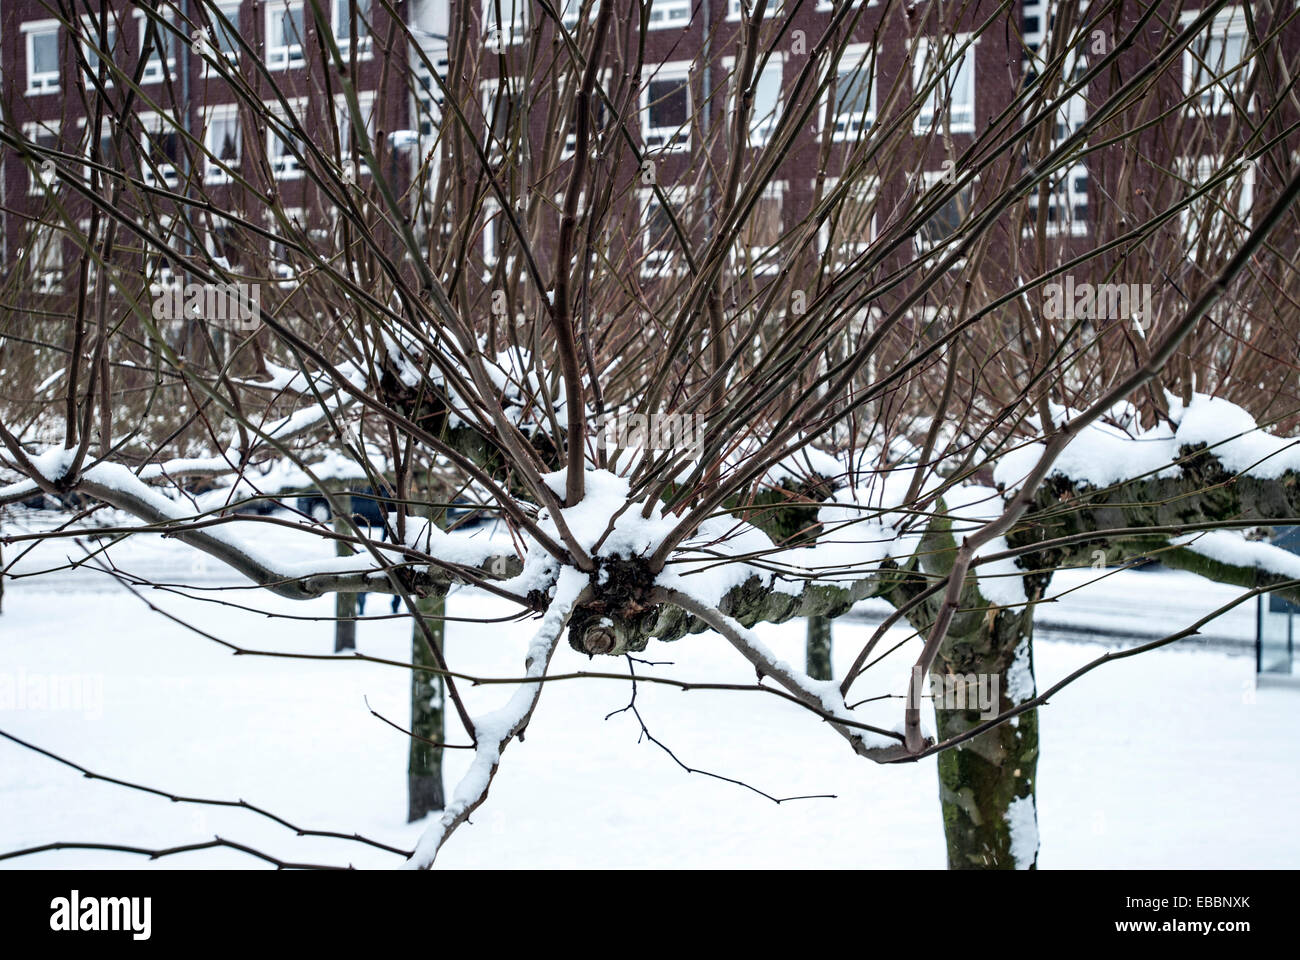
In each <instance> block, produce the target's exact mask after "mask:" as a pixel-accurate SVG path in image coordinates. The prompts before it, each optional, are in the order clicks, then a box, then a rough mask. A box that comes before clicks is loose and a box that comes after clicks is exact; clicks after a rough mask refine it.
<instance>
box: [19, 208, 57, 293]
mask: <svg viewBox="0 0 1300 960" xmlns="http://www.w3.org/2000/svg"><path fill="white" fill-rule="evenodd" d="M27 277H28V283H29V286H30V287H31V289H32V290H34V291H36V292H37V293H58V292H59V291H60V290H62V289H63V234H62V233H60V232H59V231H58V230H55V229H54V228H53V227H52V226H50V225H49V224H44V223H33V224H32V225H31V226H30V227H29V228H28V231H27Z"/></svg>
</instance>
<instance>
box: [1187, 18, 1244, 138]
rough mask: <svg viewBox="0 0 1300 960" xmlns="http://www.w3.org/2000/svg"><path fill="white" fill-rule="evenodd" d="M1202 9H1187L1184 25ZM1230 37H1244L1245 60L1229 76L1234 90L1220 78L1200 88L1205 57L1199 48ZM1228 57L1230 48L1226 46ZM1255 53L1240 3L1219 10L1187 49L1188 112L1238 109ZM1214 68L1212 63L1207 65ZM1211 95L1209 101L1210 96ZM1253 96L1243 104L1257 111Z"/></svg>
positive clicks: (1215, 114) (1215, 111)
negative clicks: (1220, 80)
mask: <svg viewBox="0 0 1300 960" xmlns="http://www.w3.org/2000/svg"><path fill="white" fill-rule="evenodd" d="M1200 14H1201V11H1200V10H1188V11H1185V12H1184V13H1183V15H1182V17H1181V18H1180V22H1181V24H1182V26H1184V27H1185V26H1187V24H1189V23H1191V22H1192V21H1193V20H1195V19H1196V18H1197V17H1198V16H1200ZM1230 37H1237V38H1239V39H1240V40H1241V60H1239V61H1238V64H1237V66H1236V67H1235V68H1234V69H1233V70H1232V76H1231V77H1230V78H1229V79H1228V85H1229V87H1230V91H1225V90H1224V89H1223V86H1222V85H1221V84H1219V83H1217V82H1215V83H1211V84H1210V85H1209V86H1208V87H1206V88H1205V89H1204V90H1201V91H1200V92H1199V93H1198V92H1197V88H1198V86H1199V85H1200V83H1201V79H1200V74H1201V71H1202V69H1203V68H1202V66H1201V58H1200V56H1199V52H1198V50H1197V48H1198V47H1199V45H1200V44H1201V43H1202V42H1204V43H1205V44H1206V54H1207V56H1208V55H1209V53H1210V45H1212V44H1213V43H1215V42H1216V41H1219V42H1223V43H1225V44H1226V42H1227V40H1228V39H1229V38H1230ZM1225 59H1226V50H1225ZM1253 59H1254V55H1253V53H1252V51H1251V50H1250V31H1249V29H1248V27H1247V24H1246V15H1245V12H1244V11H1243V10H1242V8H1241V6H1240V5H1234V6H1231V7H1224V8H1223V9H1222V10H1220V11H1219V12H1218V13H1217V14H1215V15H1214V19H1213V20H1212V21H1210V24H1209V26H1208V27H1206V29H1205V30H1204V31H1203V32H1202V33H1199V34H1197V35H1196V37H1195V38H1194V39H1193V40H1192V42H1191V43H1189V44H1188V45H1187V47H1186V48H1185V49H1184V50H1183V98H1184V101H1183V109H1184V111H1185V112H1187V113H1208V114H1210V115H1211V116H1222V115H1224V114H1227V113H1231V112H1232V110H1233V109H1234V107H1233V104H1234V103H1236V102H1238V100H1237V98H1238V96H1239V95H1240V94H1241V93H1243V92H1245V91H1244V87H1245V84H1246V81H1247V80H1249V79H1250V70H1251V61H1252V60H1253ZM1204 69H1206V70H1210V69H1213V68H1212V67H1209V66H1207V67H1205V68H1204ZM1207 96H1208V97H1209V98H1210V99H1209V100H1208V101H1207V100H1206V97H1207ZM1251 100H1252V98H1247V100H1246V102H1245V103H1243V104H1241V106H1242V108H1243V109H1244V110H1246V111H1247V112H1252V111H1253V104H1252V102H1251Z"/></svg>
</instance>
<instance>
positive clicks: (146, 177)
mask: <svg viewBox="0 0 1300 960" xmlns="http://www.w3.org/2000/svg"><path fill="white" fill-rule="evenodd" d="M137 116H138V118H139V120H140V138H139V144H140V179H141V180H142V181H144V183H145V184H146V185H148V186H158V185H159V184H160V183H161V184H162V185H163V186H166V187H174V186H176V185H177V184H178V183H180V175H181V174H180V166H179V163H180V148H181V141H180V131H179V129H178V127H179V126H180V124H178V123H170V124H169V123H168V122H167V121H166V119H165V114H162V113H157V112H154V111H147V112H144V113H140V114H137ZM173 119H174V118H173ZM159 136H168V137H175V138H176V149H177V156H176V158H175V160H174V161H173V162H172V163H171V164H170V165H169V166H164V165H162V164H159V165H158V174H155V173H154V171H153V170H152V169H151V168H150V166H149V164H148V163H147V162H146V158H147V157H149V156H152V155H153V147H154V144H155V142H156V138H157V137H159ZM159 174H161V176H159Z"/></svg>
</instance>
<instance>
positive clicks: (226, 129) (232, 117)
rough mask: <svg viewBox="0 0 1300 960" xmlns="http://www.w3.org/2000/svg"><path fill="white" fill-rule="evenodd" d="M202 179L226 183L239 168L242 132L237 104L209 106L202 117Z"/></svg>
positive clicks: (209, 181)
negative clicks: (203, 153) (203, 154)
mask: <svg viewBox="0 0 1300 960" xmlns="http://www.w3.org/2000/svg"><path fill="white" fill-rule="evenodd" d="M203 122H204V127H203V149H204V152H205V154H206V156H205V157H204V170H203V179H204V180H205V181H207V182H208V183H229V182H230V180H231V173H232V172H234V171H238V170H239V158H240V148H241V146H242V139H243V138H242V135H241V133H240V126H239V107H238V106H237V105H235V104H233V103H231V104H223V105H221V106H216V107H209V108H208V110H207V111H206V112H205V114H204V118H203Z"/></svg>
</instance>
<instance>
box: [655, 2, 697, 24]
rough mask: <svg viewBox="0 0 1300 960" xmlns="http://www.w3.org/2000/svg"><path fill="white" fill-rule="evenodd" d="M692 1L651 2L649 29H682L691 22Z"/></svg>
mask: <svg viewBox="0 0 1300 960" xmlns="http://www.w3.org/2000/svg"><path fill="white" fill-rule="evenodd" d="M691 3H692V0H652V2H651V3H650V29H651V30H658V29H662V28H664V27H683V26H685V25H686V24H688V23H690V22H691Z"/></svg>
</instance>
